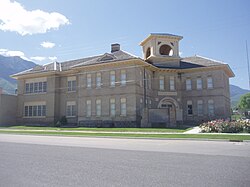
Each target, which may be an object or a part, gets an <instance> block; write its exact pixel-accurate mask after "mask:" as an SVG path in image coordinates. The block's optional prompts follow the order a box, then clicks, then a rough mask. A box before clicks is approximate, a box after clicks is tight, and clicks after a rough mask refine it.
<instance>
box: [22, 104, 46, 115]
mask: <svg viewBox="0 0 250 187" xmlns="http://www.w3.org/2000/svg"><path fill="white" fill-rule="evenodd" d="M24 116H25V117H39V116H46V105H26V106H24Z"/></svg>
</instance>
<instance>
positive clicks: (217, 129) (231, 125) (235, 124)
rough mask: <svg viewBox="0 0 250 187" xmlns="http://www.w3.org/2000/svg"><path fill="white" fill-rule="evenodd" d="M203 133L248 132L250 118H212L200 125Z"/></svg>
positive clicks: (249, 130)
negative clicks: (229, 119) (227, 119)
mask: <svg viewBox="0 0 250 187" xmlns="http://www.w3.org/2000/svg"><path fill="white" fill-rule="evenodd" d="M200 128H201V132H203V133H209V132H213V133H250V120H248V119H247V120H237V121H225V120H213V121H209V122H206V123H202V124H201V125H200Z"/></svg>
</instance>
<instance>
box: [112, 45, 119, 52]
mask: <svg viewBox="0 0 250 187" xmlns="http://www.w3.org/2000/svg"><path fill="white" fill-rule="evenodd" d="M116 51H120V44H117V43H116V44H111V53H113V52H116Z"/></svg>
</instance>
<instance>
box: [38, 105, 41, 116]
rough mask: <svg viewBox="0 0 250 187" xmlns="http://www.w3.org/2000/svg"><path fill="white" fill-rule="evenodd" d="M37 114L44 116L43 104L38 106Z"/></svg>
mask: <svg viewBox="0 0 250 187" xmlns="http://www.w3.org/2000/svg"><path fill="white" fill-rule="evenodd" d="M37 115H38V116H42V106H41V105H40V106H38V107H37Z"/></svg>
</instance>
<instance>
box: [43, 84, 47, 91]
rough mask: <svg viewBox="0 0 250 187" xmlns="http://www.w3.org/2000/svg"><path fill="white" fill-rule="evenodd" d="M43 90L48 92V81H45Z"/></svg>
mask: <svg viewBox="0 0 250 187" xmlns="http://www.w3.org/2000/svg"><path fill="white" fill-rule="evenodd" d="M43 92H47V82H43Z"/></svg>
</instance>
